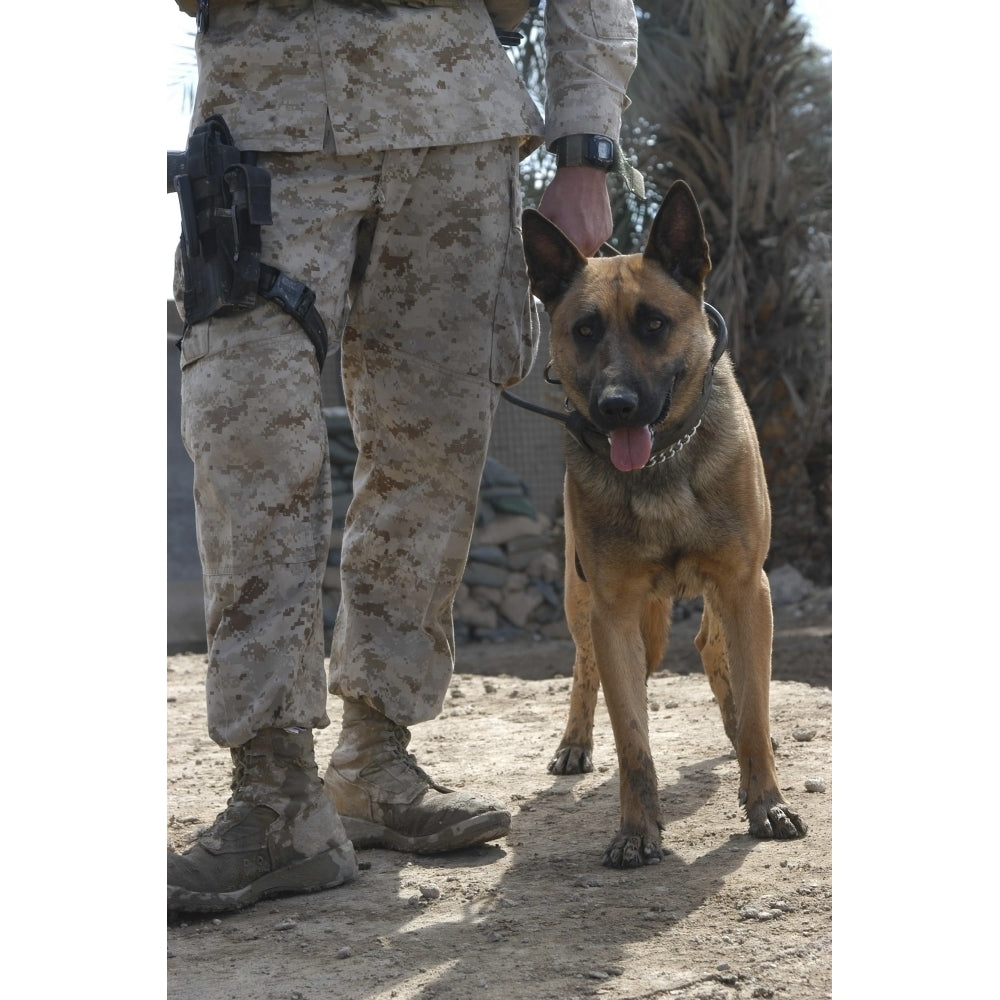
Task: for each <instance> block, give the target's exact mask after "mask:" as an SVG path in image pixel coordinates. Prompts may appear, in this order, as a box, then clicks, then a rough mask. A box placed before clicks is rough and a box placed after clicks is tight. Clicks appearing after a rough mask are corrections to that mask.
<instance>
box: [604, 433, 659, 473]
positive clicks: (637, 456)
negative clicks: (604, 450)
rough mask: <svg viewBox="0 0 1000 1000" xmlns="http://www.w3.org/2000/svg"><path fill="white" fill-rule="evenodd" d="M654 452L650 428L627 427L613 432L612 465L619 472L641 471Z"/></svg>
mask: <svg viewBox="0 0 1000 1000" xmlns="http://www.w3.org/2000/svg"><path fill="white" fill-rule="evenodd" d="M652 450H653V432H652V430H650V428H649V427H626V428H623V429H622V430H617V431H612V432H611V464H612V465H613V466H614V467H615V468H616V469H617V470H618V471H619V472H632V471H633V469H641V468H642V467H643V466H644V465H645V464H646V463H647V462H648V461H649V453H650V452H651V451H652Z"/></svg>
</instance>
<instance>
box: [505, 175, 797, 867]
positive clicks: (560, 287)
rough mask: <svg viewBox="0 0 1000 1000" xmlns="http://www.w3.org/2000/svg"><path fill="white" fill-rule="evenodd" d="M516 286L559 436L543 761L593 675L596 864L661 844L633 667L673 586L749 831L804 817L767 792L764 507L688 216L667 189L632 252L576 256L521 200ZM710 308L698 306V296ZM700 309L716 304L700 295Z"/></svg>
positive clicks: (659, 632) (767, 521) (569, 768)
mask: <svg viewBox="0 0 1000 1000" xmlns="http://www.w3.org/2000/svg"><path fill="white" fill-rule="evenodd" d="M523 231H524V243H525V256H526V260H527V264H528V274H529V277H530V279H531V287H532V291H533V292H534V294H535V295H536V296H537V297H538V298H539V299H540V300H541V301H542V303H543V304H544V306H545V310H546V312H547V313H548V316H549V320H550V325H551V329H550V335H549V336H550V344H551V352H552V363H551V368H552V369H553V371H554V374H555V377H556V378H557V379H558V381H559V382H561V384H562V388H563V390H564V392H565V394H566V398H567V409H569V411H570V413H571V417H570V420H569V421H568V423H567V429H568V431H569V433H567V435H566V441H565V456H566V480H565V494H564V496H565V516H566V597H565V602H566V617H567V620H568V623H569V627H570V631H571V633H572V635H573V640H574V642H575V644H576V659H575V661H574V664H573V688H572V693H571V696H570V711H569V721H568V722H567V725H566V731H565V733H564V735H563V738H562V741H561V742H560V744H559V747H558V749H557V750H556V754H555V757H554V758H553V760H552V761H551V763H550V764H549V771H551V772H553V773H555V774H571V773H579V772H583V771H590V770H592V769H593V763H592V752H593V729H594V708H595V705H596V701H597V690H598V682H600V685H601V687H602V688H603V690H604V698H605V702H606V704H607V707H608V713H609V714H610V716H611V726H612V729H613V730H614V736H615V745H616V747H617V751H618V767H619V777H620V795H621V826H620V828H619V830H618V832H617V833H616V834H615V836H614V838H613V839H612V841H611V843H610V844H609V845H608V848H607V850H606V851H605V853H604V858H603V863H604V864H605V865H607V866H609V867H619V868H635V867H639V866H641V865H645V864H655V863H658V862H659V861H660V860H661V859H662V856H663V851H662V847H661V842H660V831H661V830H662V828H663V822H662V819H661V813H660V804H659V797H658V791H657V781H656V771H655V769H654V766H653V759H652V757H651V755H650V748H649V730H648V720H647V708H646V679H647V677H648V675H649V674H650V673H651V672H652V671H654V670H656V669H657V668H658V667H659V665H660V663H661V661H662V660H663V657H664V654H665V652H666V647H667V639H668V636H669V630H670V616H671V608H672V605H673V600H674V599H675V598H681V597H693V596H696V595H699V594H700V595H702V596H703V598H704V613H703V616H702V621H701V628H700V630H699V632H698V635H697V637H696V639H695V645H696V646H697V648H698V650H699V652H700V654H701V659H702V663H703V664H704V668H705V673H706V674H707V675H708V680H709V683H710V684H711V688H712V692H713V694H714V695H715V699H716V701H717V702H718V704H719V708H720V709H721V711H722V722H723V725H724V726H725V730H726V734H727V735H728V737H729V739H730V741H731V742H732V744H733V747H734V748H735V750H736V756H737V758H738V759H739V766H740V787H739V802H740V804H741V805H742V806H743V807H744V808H745V810H746V815H747V818H748V819H749V822H750V833H751V834H752V835H753V836H755V837H762V838H768V837H774V838H793V837H801V836H803V835H804V834H805V832H806V825H805V823H804V822H803V821H802V820H801V819H800V818H799V817H798V815H796V813H795V812H794V811H793V810H792V809H791V808H790V807H789V806H788V804H787V803H786V802H785V801H784V799H783V798H782V795H781V792H780V791H779V789H778V783H777V778H776V776H775V770H774V753H773V750H772V744H771V736H770V724H769V709H768V700H769V687H770V679H771V638H772V617H771V594H770V590H769V587H768V582H767V576H766V575H765V573H764V569H763V565H764V558H765V556H766V555H767V551H768V547H769V545H770V531H771V510H770V503H769V500H768V495H767V484H766V483H765V480H764V467H763V464H762V462H761V458H760V450H759V447H758V444H757V437H756V434H755V432H754V427H753V423H752V422H751V419H750V412H749V410H748V408H747V405H746V401H745V400H744V398H743V394H742V393H741V391H740V389H739V386H738V385H737V382H736V379H735V377H734V374H733V367H732V362H731V360H730V358H729V356H728V354H726V353H725V352H724V350H723V348H724V337H723V333H724V330H725V324H724V322H722V320H721V317H719V320H718V323H717V326H718V329H719V332H717V333H715V334H713V332H712V329H711V327H710V325H709V322H708V316H707V314H706V307H705V304H704V298H703V297H704V291H705V278H706V276H707V275H708V272H709V270H710V269H711V261H710V259H709V249H708V242H707V240H706V238H705V228H704V225H703V223H702V218H701V213H700V212H699V210H698V205H697V202H696V201H695V198H694V195H693V194H692V192H691V189H690V188H689V187H688V186H687V184H685V183H684V182H683V181H677V182H676V183H674V185H673V186H672V187H671V188H670V190H669V192H668V193H667V196H666V198H665V199H664V202H663V205H662V206H661V208H660V211H659V212H658V214H657V216H656V219H655V221H654V222H653V227H652V231H651V233H650V236H649V240H648V243H647V244H646V248H645V250H644V251H643V252H642V253H641V254H631V255H626V256H616V257H600V258H587V257H584V256H583V255H582V254H581V253H580V252H579V251H578V250H577V248H576V247H575V246H574V245H573V243H571V242H570V241H569V240H568V239H567V238H566V236H565V235H564V234H563V233H562V232H561V231H560V230H559V229H558V228H557V227H556V226H555V225H553V224H552V223H551V222H549V221H548V220H547V219H546V218H545V217H544V216H542V215H541V214H539V213H538V212H537V211H534V210H532V209H528V210H526V211H525V213H524V217H523ZM707 308H708V309H711V307H707ZM712 312H713V314H714V315H716V316H717V315H718V314H716V313H715V312H714V310H712Z"/></svg>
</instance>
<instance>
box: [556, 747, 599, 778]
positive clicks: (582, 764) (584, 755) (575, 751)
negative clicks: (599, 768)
mask: <svg viewBox="0 0 1000 1000" xmlns="http://www.w3.org/2000/svg"><path fill="white" fill-rule="evenodd" d="M593 770H594V760H593V758H592V757H591V755H590V750H589V749H588V748H587V747H577V746H561V747H559V749H558V750H557V751H556V755H555V757H553V758H552V760H550V761H549V773H550V774H589V773H590V772H591V771H593Z"/></svg>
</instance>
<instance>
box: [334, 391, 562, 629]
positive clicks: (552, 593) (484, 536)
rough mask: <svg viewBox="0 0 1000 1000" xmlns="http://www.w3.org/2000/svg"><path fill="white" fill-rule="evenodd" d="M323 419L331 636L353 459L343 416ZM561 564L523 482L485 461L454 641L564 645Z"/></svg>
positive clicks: (553, 530) (558, 538)
mask: <svg viewBox="0 0 1000 1000" xmlns="http://www.w3.org/2000/svg"><path fill="white" fill-rule="evenodd" d="M323 415H324V417H325V419H326V428H327V434H328V435H329V439H330V469H331V476H332V479H333V531H332V536H331V540H330V556H329V559H328V566H327V573H326V577H325V579H324V581H323V611H324V625H325V627H326V629H327V630H329V629H332V628H333V622H334V619H335V617H336V613H337V607H338V605H339V604H340V546H341V542H342V540H343V533H344V518H345V516H346V514H347V508H348V506H349V504H350V502H351V496H352V485H351V484H352V481H353V477H354V465H355V462H356V461H357V456H358V452H357V448H356V447H355V445H354V436H353V434H352V433H351V425H350V421H349V420H348V417H347V411H346V410H345V409H344V408H343V407H341V406H330V407H324V409H323ZM562 561H563V560H562V535H561V531H560V530H559V526H558V525H556V524H553V521H552V519H551V518H550V517H548V516H547V515H546V514H544V513H542V512H540V511H538V510H536V509H535V507H534V505H533V504H532V502H531V499H530V497H529V490H528V487H527V485H526V484H525V482H524V481H523V480H521V479H519V478H518V477H517V476H516V475H515V474H514V473H513V472H511V471H510V469H508V468H507V467H506V466H504V465H503V464H502V463H500V462H499V461H497V460H496V459H495V458H488V459H487V461H486V468H485V470H484V472H483V479H482V484H481V486H480V491H479V505H478V509H477V511H476V527H475V531H474V533H473V536H472V547H471V550H470V552H469V561H468V564H467V565H466V569H465V575H464V577H463V579H462V585H461V587H460V588H459V592H458V595H457V597H456V600H455V638H456V640H457V641H458V642H475V641H491V640H492V641H500V640H503V639H509V638H513V637H519V636H520V637H525V636H533V637H539V636H544V637H547V638H560V639H562V638H568V636H569V631H568V630H567V628H566V624H565V618H564V615H563V607H562V595H563V584H562V573H563V570H562Z"/></svg>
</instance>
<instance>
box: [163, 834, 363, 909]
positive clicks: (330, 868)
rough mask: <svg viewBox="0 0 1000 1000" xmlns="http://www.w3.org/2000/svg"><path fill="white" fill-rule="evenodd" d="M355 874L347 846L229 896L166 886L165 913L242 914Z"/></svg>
mask: <svg viewBox="0 0 1000 1000" xmlns="http://www.w3.org/2000/svg"><path fill="white" fill-rule="evenodd" d="M357 874H358V862H357V859H356V858H355V857H354V851H353V849H352V847H351V845H350V844H347V845H345V846H343V847H338V848H335V849H334V850H332V851H326V852H325V853H323V854H317V855H316V856H315V857H313V858H307V859H306V860H305V861H299V862H296V863H295V864H293V865H288V866H287V867H286V868H279V869H278V871H274V872H268V874H267V875H264V876H262V877H261V878H259V879H257V880H256V881H255V882H251V883H250V884H249V885H247V886H244V887H243V888H242V889H234V890H233V891H232V892H198V891H196V890H194V889H184V888H182V887H180V886H174V885H169V884H168V885H167V912H168V913H169V912H184V913H224V912H227V911H231V910H242V909H243V908H244V907H247V906H250V905H252V904H253V903H256V902H258V900H261V899H268V898H270V897H272V896H282V895H288V894H291V893H307V892H320V891H321V890H323V889H333V888H335V887H336V886H338V885H343V884H344V883H345V882H350V881H351V880H352V879H354V878H355V877H356V876H357Z"/></svg>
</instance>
